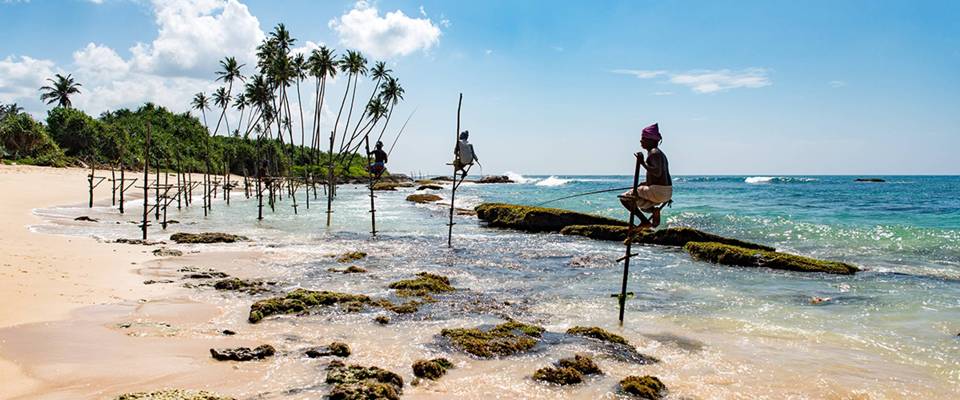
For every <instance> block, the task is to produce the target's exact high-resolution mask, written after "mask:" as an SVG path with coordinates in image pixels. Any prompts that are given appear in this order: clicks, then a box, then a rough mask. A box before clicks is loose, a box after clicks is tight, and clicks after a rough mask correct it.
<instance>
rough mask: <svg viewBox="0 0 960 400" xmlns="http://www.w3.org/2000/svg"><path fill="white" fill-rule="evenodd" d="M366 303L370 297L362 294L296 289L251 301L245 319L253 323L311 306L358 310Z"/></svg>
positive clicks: (293, 312)
mask: <svg viewBox="0 0 960 400" xmlns="http://www.w3.org/2000/svg"><path fill="white" fill-rule="evenodd" d="M367 303H370V298H369V297H367V296H364V295H359V294H348V293H339V292H328V291H326V290H324V291H316V290H307V289H297V290H294V291H292V292H290V293H287V294H286V295H285V296H283V297H273V298H269V299H264V300H260V301H258V302H256V303H253V305H251V306H250V315H249V316H248V317H247V320H248V321H250V323H254V324H255V323H257V322H260V320H262V319H264V318H266V317H268V316H271V315H280V314H296V313H300V312H304V311H306V310H307V309H309V308H311V307H318V306H331V305H337V304H339V305H341V306H343V307H344V309H346V310H348V311H354V310H355V311H359V310H361V309H363V305H364V304H367Z"/></svg>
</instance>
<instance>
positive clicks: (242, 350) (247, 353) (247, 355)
mask: <svg viewBox="0 0 960 400" xmlns="http://www.w3.org/2000/svg"><path fill="white" fill-rule="evenodd" d="M276 353H277V351H276V349H274V348H273V346H271V345H269V344H262V345H260V346H257V347H256V348H255V349H251V348H249V347H237V348H235V349H210V355H211V356H213V358H214V359H216V360H217V361H251V360H262V359H264V358H267V357H271V356H273V355H274V354H276Z"/></svg>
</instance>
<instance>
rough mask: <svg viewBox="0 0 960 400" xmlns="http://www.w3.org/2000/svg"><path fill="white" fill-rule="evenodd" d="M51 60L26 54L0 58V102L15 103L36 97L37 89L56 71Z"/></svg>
mask: <svg viewBox="0 0 960 400" xmlns="http://www.w3.org/2000/svg"><path fill="white" fill-rule="evenodd" d="M58 72H59V70H57V69H56V68H55V66H54V63H53V61H49V60H38V59H35V58H30V57H27V56H21V57H13V56H9V57H7V58H5V59H0V103H15V102H18V101H22V99H25V98H28V97H37V96H39V94H37V89H38V88H39V87H41V86H43V85H46V84H47V82H46V79H47V78H49V77H51V76H53V74H55V73H58Z"/></svg>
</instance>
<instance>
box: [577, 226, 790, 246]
mask: <svg viewBox="0 0 960 400" xmlns="http://www.w3.org/2000/svg"><path fill="white" fill-rule="evenodd" d="M628 229H629V228H627V227H625V226H612V225H573V226H568V227H566V228H563V229H562V230H560V233H561V234H564V235H575V236H584V237H588V238H591V239H596V240H616V241H624V240H626V239H627V230H628ZM633 241H634V243H642V244H655V245H660V246H677V247H683V245H685V244H687V243H689V242H716V243H724V244H729V245H733V246H739V247H744V248H748V249H757V250H767V251H773V250H774V249H773V248H772V247H769V246H764V245H761V244H756V243H750V242H746V241H743V240H739V239H733V238H727V237H723V236H719V235H714V234H712V233H708V232H704V231H701V230H697V229H693V228H687V227H672V228H666V229H658V230H644V231H640V232H638V233H637V234H636V235H635V236H634V239H633Z"/></svg>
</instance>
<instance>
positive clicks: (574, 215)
mask: <svg viewBox="0 0 960 400" xmlns="http://www.w3.org/2000/svg"><path fill="white" fill-rule="evenodd" d="M476 210H477V217H479V218H480V219H481V220H483V221H486V222H487V226H490V227H495V228H510V229H518V230H521V231H528V232H560V230H561V229H563V228H565V227H567V226H571V225H618V226H626V225H627V223H626V222H624V221H620V220H616V219H612V218H607V217H600V216H596V215H590V214H584V213H578V212H574V211H569V210H561V209H558V208H544V207H532V206H520V205H515V204H502V203H485V204H481V205H479V206H477V207H476Z"/></svg>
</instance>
